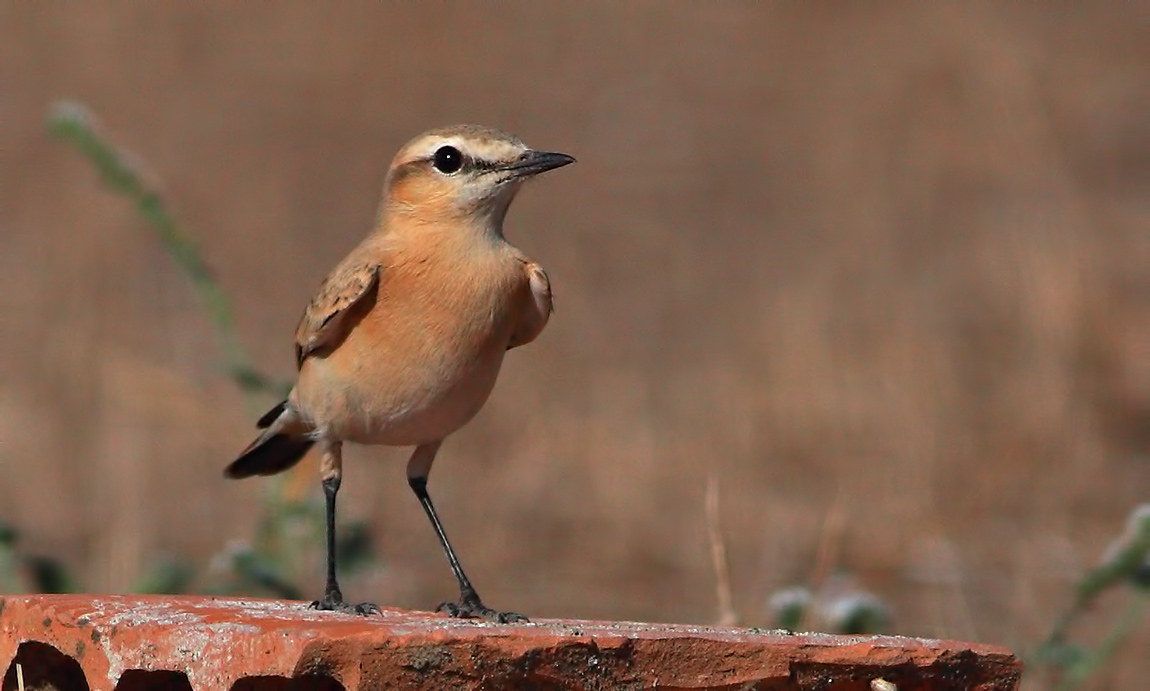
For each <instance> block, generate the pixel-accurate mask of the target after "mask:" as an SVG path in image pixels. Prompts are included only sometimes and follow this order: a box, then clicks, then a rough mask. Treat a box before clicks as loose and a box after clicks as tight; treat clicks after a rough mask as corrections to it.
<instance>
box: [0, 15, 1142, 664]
mask: <svg viewBox="0 0 1150 691" xmlns="http://www.w3.org/2000/svg"><path fill="white" fill-rule="evenodd" d="M1144 9H1145V8H1144V7H1142V8H1141V9H1139V7H1138V4H1137V3H1121V2H1115V3H1095V4H1079V5H1077V6H1076V7H1073V6H1062V7H1060V8H1059V9H1058V10H1050V11H1046V12H1043V11H1039V10H1037V9H1023V8H1020V7H1015V6H1013V5H1009V4H1006V5H994V4H989V3H987V4H977V3H952V4H940V3H885V4H880V5H874V4H868V5H866V6H865V7H864V6H863V5H852V6H843V7H841V8H838V9H837V11H832V8H831V7H830V6H829V5H825V4H819V5H805V4H781V3H780V4H765V3H726V4H711V3H698V4H687V3H638V2H637V3H629V4H616V3H600V4H586V3H579V4H566V5H555V4H549V3H535V2H522V3H492V4H479V3H469V4H462V3H460V4H448V5H441V4H439V3H434V4H430V3H428V4H414V3H403V4H376V3H359V4H354V5H353V4H350V3H343V4H335V5H326V4H323V5H321V4H320V3H307V2H297V3H277V4H275V5H264V4H262V3H261V4H255V3H252V4H230V3H229V4H224V3H219V4H212V3H208V4H200V3H196V4H192V3H176V2H163V3H146V4H145V3H103V4H95V3H88V4H82V3H71V4H64V3H51V4H48V3H4V4H3V5H0V277H2V279H0V280H2V281H3V283H0V313H2V314H3V329H2V332H0V377H2V379H0V516H2V517H4V518H6V519H7V520H9V521H12V522H14V523H15V524H16V525H17V526H18V527H19V528H20V529H21V530H22V531H23V533H24V536H25V544H26V545H27V546H29V548H30V549H33V550H35V551H39V552H42V553H49V554H55V555H58V556H62V557H65V558H66V559H67V560H68V561H69V563H70V564H72V565H73V566H74V567H75V568H76V569H78V570H79V572H80V573H81V574H83V577H84V579H85V584H86V585H87V587H89V588H91V589H95V590H117V589H123V588H126V587H127V585H128V583H130V581H131V578H132V577H133V576H134V575H135V574H136V573H138V572H139V571H140V570H141V568H142V567H143V565H145V564H147V563H149V562H150V561H152V560H154V559H155V558H156V556H157V555H160V554H175V555H186V556H191V557H194V558H196V559H198V560H201V561H206V560H207V559H208V558H209V557H210V555H212V554H214V553H216V552H218V551H219V550H220V549H221V547H222V546H223V545H224V544H225V543H227V542H228V541H229V540H231V539H235V538H247V537H250V535H251V533H252V530H253V521H254V519H255V515H256V513H257V510H258V504H259V502H258V500H259V498H260V497H261V496H263V495H264V493H265V492H266V483H261V482H255V481H252V482H245V483H225V482H224V481H223V480H222V479H221V478H220V475H219V472H220V469H221V468H222V466H223V465H224V464H225V463H227V462H228V461H230V460H231V458H232V457H233V456H234V454H235V453H236V452H237V451H238V450H239V449H240V448H242V447H243V446H244V445H245V444H246V443H247V442H248V441H249V438H250V436H251V434H252V430H251V426H252V423H253V421H254V419H255V417H256V415H258V413H259V412H262V411H260V410H259V409H258V408H259V407H260V405H263V404H264V403H268V402H269V401H261V402H259V404H253V403H251V402H245V400H244V398H243V397H242V396H241V394H240V393H239V392H238V391H237V390H236V389H235V387H234V386H233V385H232V384H231V383H230V382H229V381H227V379H226V378H225V377H223V376H221V375H220V374H219V371H218V367H217V362H218V361H217V356H218V353H217V351H216V350H215V347H214V341H213V336H212V332H211V330H210V328H209V326H208V324H207V321H206V319H205V318H204V316H203V313H202V310H201V309H200V307H199V305H198V303H197V302H196V299H195V297H194V295H193V294H192V293H191V292H190V290H189V286H188V282H187V280H186V279H185V278H184V277H183V276H182V275H181V274H179V273H178V272H177V271H175V270H174V268H173V265H172V264H171V262H170V261H169V260H168V258H167V257H166V256H165V255H164V253H163V251H162V250H161V249H160V248H159V246H158V244H157V243H156V241H155V239H154V237H153V236H152V235H150V234H149V233H148V232H147V229H146V227H145V226H144V225H143V223H142V222H141V221H140V220H139V218H138V216H137V215H136V214H135V213H134V212H133V210H132V209H131V208H130V207H129V206H128V205H127V204H125V203H124V201H123V200H122V199H119V198H117V197H115V196H113V195H110V194H108V193H107V192H106V191H105V190H104V189H103V188H102V187H101V185H100V184H99V182H98V180H97V178H96V176H95V175H94V174H93V172H92V170H91V169H90V167H89V166H88V165H87V164H86V163H85V162H84V161H83V160H82V159H81V158H80V157H79V156H78V155H77V154H76V153H75V152H74V151H73V150H71V149H70V148H68V147H66V146H64V145H62V144H60V143H58V142H53V141H51V140H50V139H49V138H48V137H47V136H46V135H45V133H44V129H43V125H42V120H43V117H44V113H45V111H46V108H47V107H48V105H49V104H50V103H51V102H52V101H54V100H56V99H59V98H73V99H78V100H80V101H83V102H85V103H86V104H88V105H89V106H90V107H91V108H92V109H93V110H94V111H96V112H97V113H98V114H99V115H100V117H101V118H102V119H103V120H104V122H105V123H106V125H107V127H108V129H109V130H110V131H111V132H112V134H113V135H114V136H115V137H116V138H117V139H118V140H119V141H121V142H123V143H125V144H126V145H127V146H128V147H130V148H131V149H133V150H134V151H136V152H137V153H138V154H139V155H140V156H141V157H142V158H143V159H145V160H146V161H147V162H148V165H149V166H150V167H151V168H152V169H153V171H154V173H155V174H156V175H157V176H158V177H159V178H160V179H162V181H163V185H164V188H165V191H166V192H167V193H168V196H169V198H170V199H171V200H172V203H173V204H174V206H175V207H176V209H177V213H178V214H179V216H180V218H181V219H182V220H183V221H184V222H185V223H186V225H187V227H188V229H189V230H190V231H191V232H193V233H194V234H195V236H196V237H197V238H198V240H199V242H200V245H201V246H202V247H203V249H204V251H205V253H206V255H207V256H208V258H209V261H210V262H211V264H212V266H213V267H214V269H215V270H216V272H217V275H218V276H219V278H220V279H221V280H222V282H223V283H224V285H225V287H226V288H227V289H228V291H230V293H231V294H232V295H233V296H234V298H235V300H236V302H237V307H238V320H239V324H240V329H241V334H242V338H243V341H244V343H245V345H247V346H248V347H249V348H250V349H251V350H252V352H253V354H254V355H255V356H256V357H257V359H258V361H259V362H260V363H261V364H263V365H264V366H265V367H266V368H267V369H268V370H270V371H272V372H273V373H275V374H277V375H280V376H284V377H288V376H291V374H292V372H293V362H292V352H291V333H292V329H293V328H294V326H295V322H296V320H297V318H298V316H299V314H300V311H301V310H302V308H303V306H304V304H305V303H306V301H307V300H308V298H309V297H310V295H311V293H312V291H313V290H314V289H315V287H316V285H317V282H318V281H319V280H320V278H322V276H323V275H324V274H325V273H326V271H327V270H328V269H329V268H330V267H331V266H332V265H333V264H334V263H335V262H336V261H337V260H338V259H339V258H340V257H341V256H342V255H343V254H344V253H345V252H346V251H347V250H348V249H349V248H350V247H352V246H353V245H354V244H355V243H356V242H357V240H358V238H359V237H360V236H361V235H362V233H364V232H365V230H366V229H367V227H368V226H369V225H370V223H371V220H372V217H373V214H374V205H375V203H376V201H377V198H378V190H379V186H380V183H381V181H382V177H383V174H384V172H385V170H386V166H387V163H388V161H389V160H390V158H391V156H392V154H393V153H394V151H395V149H396V148H397V147H398V146H399V145H400V144H401V143H403V142H404V141H406V140H407V139H408V138H410V137H411V136H413V135H414V134H416V133H418V132H419V131H421V130H423V129H426V128H428V127H431V126H436V125H442V124H449V123H453V122H463V121H474V122H480V123H483V124H489V125H493V126H497V127H500V128H503V129H507V130H509V131H512V132H515V133H516V134H519V135H520V136H522V137H523V138H524V139H525V140H526V141H527V142H528V143H529V144H532V145H534V146H536V147H539V148H548V149H556V150H560V151H567V152H570V153H572V154H574V155H576V156H577V157H578V158H579V161H580V162H579V165H577V166H574V167H572V168H568V169H564V170H562V171H559V172H557V173H555V174H553V175H550V176H548V177H547V179H545V180H542V181H540V182H539V183H538V184H536V185H534V186H533V187H532V188H531V189H528V190H527V191H526V192H525V193H524V194H523V195H521V198H520V200H519V201H518V202H517V203H516V206H515V208H514V209H513V210H512V212H511V216H510V218H509V221H508V235H509V237H510V238H511V239H512V240H513V241H514V242H516V243H517V244H519V245H520V246H521V247H523V248H524V249H525V250H526V251H527V252H528V253H529V254H531V255H532V256H533V257H535V258H536V259H538V260H539V261H540V262H541V263H543V265H544V266H546V267H547V269H548V271H549V272H550V274H551V277H552V281H553V284H554V286H555V291H556V293H557V305H558V312H557V314H556V317H555V319H554V320H553V321H552V324H551V326H549V327H548V329H547V331H546V332H545V334H544V336H543V337H542V338H541V339H540V340H539V341H538V342H536V343H535V344H533V345H532V346H530V347H528V348H525V349H523V350H521V351H516V352H514V353H512V354H511V356H510V357H509V359H508V363H507V366H506V367H505V370H504V373H503V376H502V379H501V382H500V384H499V386H498V388H497V390H496V392H495V394H494V396H493V398H492V400H491V401H490V402H489V403H488V405H487V407H486V409H485V410H484V412H483V413H482V414H481V415H480V416H479V418H477V420H476V421H475V422H474V423H473V424H471V425H470V426H469V427H467V428H465V429H464V430H463V431H461V432H460V433H458V434H456V435H455V436H453V437H452V438H451V439H450V440H449V441H448V442H447V444H446V445H445V447H444V449H443V451H442V453H441V454H440V459H439V461H438V462H437V465H436V470H435V473H434V474H433V475H432V483H431V486H432V491H433V493H434V494H435V496H436V498H437V501H438V502H439V504H440V506H441V510H442V512H443V514H444V520H445V521H446V522H447V525H448V529H449V531H450V532H451V533H452V534H453V536H454V539H455V540H456V541H457V543H458V544H457V547H458V548H459V549H460V551H461V552H462V555H463V557H464V560H465V562H466V563H467V564H468V565H469V567H470V569H471V570H472V577H473V578H474V580H476V581H477V584H478V585H479V586H480V589H481V591H483V592H484V594H485V597H486V598H487V599H488V600H490V601H491V602H493V603H496V604H497V605H499V606H503V607H510V608H513V609H517V610H520V611H524V612H526V613H528V614H534V615H538V616H573V617H622V618H647V619H655V620H689V621H703V622H705V621H711V620H713V619H714V618H715V617H716V613H715V604H714V598H715V595H714V585H713V582H714V578H713V575H712V571H711V566H710V560H709V552H708V546H707V542H706V530H705V521H704V511H703V493H704V487H705V485H706V481H707V478H708V477H709V476H712V475H713V476H715V477H717V478H718V479H719V481H720V484H721V487H722V502H721V510H722V516H723V518H722V527H723V531H724V534H725V537H726V539H727V548H728V552H729V557H730V560H731V568H732V579H733V586H734V591H735V599H736V605H737V607H738V609H739V611H740V613H741V614H742V615H743V617H744V620H745V621H747V622H749V623H763V622H765V621H766V620H767V615H766V614H765V611H764V608H763V600H764V598H765V597H766V596H767V595H768V594H769V593H770V592H772V591H773V590H775V589H777V588H779V587H781V586H783V585H787V584H791V583H796V582H803V581H805V580H806V579H807V578H808V576H809V575H810V572H811V569H812V568H813V563H814V560H815V554H816V551H817V549H818V547H819V545H820V544H822V545H823V547H824V551H825V550H830V551H829V554H831V555H832V559H833V561H832V563H836V564H839V565H841V566H842V567H844V568H847V569H849V570H851V571H852V572H855V573H856V574H858V575H860V577H861V578H862V579H863V581H864V583H865V584H866V585H867V586H868V587H871V588H873V589H874V590H876V591H877V592H879V593H880V594H881V595H882V596H884V597H886V598H887V599H889V600H890V601H891V602H892V603H893V605H894V608H895V615H896V625H895V627H894V628H895V629H897V630H899V631H903V632H907V633H926V634H940V635H947V636H956V637H977V638H983V639H988V640H993V641H998V642H1004V643H1007V644H1010V645H1016V646H1020V645H1022V644H1023V643H1025V642H1028V641H1033V640H1034V639H1035V638H1036V637H1037V635H1038V634H1039V632H1040V631H1043V630H1045V627H1046V626H1047V625H1048V624H1049V621H1050V619H1051V617H1052V616H1053V613H1054V611H1055V609H1056V607H1058V606H1060V605H1061V603H1063V602H1065V600H1066V598H1068V596H1069V591H1068V588H1069V587H1070V584H1071V583H1072V582H1073V580H1074V579H1075V578H1076V577H1077V575H1079V574H1080V573H1081V571H1082V569H1084V568H1086V567H1087V566H1089V565H1090V564H1092V563H1093V562H1094V561H1095V560H1096V559H1097V555H1098V554H1099V553H1100V551H1101V550H1102V548H1103V546H1104V545H1105V543H1106V541H1107V540H1108V539H1109V537H1110V536H1111V535H1113V534H1114V533H1115V532H1116V531H1117V530H1118V528H1119V526H1120V525H1121V523H1122V521H1123V520H1124V517H1125V515H1126V513H1127V512H1128V511H1129V509H1130V508H1131V507H1133V506H1134V505H1135V504H1136V503H1138V502H1139V501H1145V500H1146V498H1147V496H1148V494H1150V473H1148V472H1147V460H1146V459H1147V432H1146V429H1147V424H1148V423H1147V419H1148V416H1150V371H1148V370H1150V367H1148V365H1147V360H1148V358H1147V353H1148V352H1150V298H1148V295H1150V291H1148V290H1147V288H1148V282H1150V274H1148V272H1147V267H1148V266H1150V236H1148V235H1147V232H1146V228H1147V221H1148V220H1150V214H1148V207H1147V205H1146V193H1147V189H1150V127H1148V123H1150V119H1148V118H1147V116H1146V114H1147V113H1148V112H1150V89H1148V88H1147V86H1148V85H1147V74H1148V72H1147V65H1148V64H1150V43H1147V42H1146V41H1145V33H1144V27H1143V25H1142V20H1143V19H1144V12H1143V11H1142V10H1144ZM405 453H406V451H402V450H395V449H378V448H370V449H369V448H356V449H352V450H350V451H348V453H347V456H348V463H347V476H348V478H349V482H348V483H345V488H346V489H345V491H344V495H343V497H344V498H343V503H342V506H341V511H342V513H343V516H344V517H345V518H347V519H348V520H352V519H355V518H367V519H370V521H371V523H372V525H373V526H374V528H375V529H376V535H377V544H378V547H379V548H380V550H381V551H382V552H383V554H384V560H383V563H382V564H381V566H380V567H379V568H378V569H376V570H375V571H374V572H372V574H371V575H369V576H365V577H360V578H358V579H355V580H353V581H352V582H350V583H348V584H347V585H346V587H345V592H349V591H350V592H349V596H351V597H359V598H360V599H362V598H365V597H366V598H369V599H374V600H376V601H379V602H381V603H384V604H396V605H402V606H407V607H420V608H427V607H430V606H432V605H434V604H435V603H436V602H438V601H439V600H440V599H443V598H445V597H447V596H449V595H450V594H451V593H452V588H453V584H452V581H451V580H450V575H449V572H448V571H447V568H446V565H445V564H444V563H443V559H442V556H441V555H440V553H439V552H438V547H437V546H436V544H435V542H434V540H433V538H432V534H431V531H430V529H429V527H428V526H427V525H426V523H425V521H424V518H423V516H422V515H421V514H420V512H419V508H418V505H417V503H416V502H415V500H414V498H413V497H411V496H410V493H409V491H408V489H407V487H406V485H405V483H404V481H403V470H402V465H403V460H404V458H405ZM311 472H314V468H309V469H308V470H306V471H305V473H307V474H306V475H305V476H303V480H301V481H303V482H307V483H311V482H312V476H311V475H310V473H311ZM316 484H318V483H316ZM311 491H318V488H311ZM312 547H314V551H315V555H316V556H317V557H318V555H319V551H320V548H321V545H320V543H319V541H318V540H316V541H315V542H314V545H309V549H310V548H312ZM308 585H309V588H318V587H319V578H318V573H317V576H316V578H315V579H314V580H313V581H312V582H311V583H310V584H308ZM1145 629H1146V627H1145V626H1143V631H1142V640H1141V643H1140V645H1143V646H1145V642H1146V638H1147V635H1146V633H1147V632H1146V630H1145ZM1143 649H1144V647H1143ZM1131 664H1133V663H1131ZM1132 669H1133V668H1132ZM1145 671H1146V670H1145V668H1143V670H1142V672H1143V673H1144V672H1145Z"/></svg>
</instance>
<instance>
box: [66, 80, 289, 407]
mask: <svg viewBox="0 0 1150 691" xmlns="http://www.w3.org/2000/svg"><path fill="white" fill-rule="evenodd" d="M48 127H49V129H50V131H51V132H52V133H53V134H55V135H56V136H57V137H60V138H61V139H64V140H65V141H68V142H70V143H71V144H72V145H73V146H75V147H76V148H77V149H78V150H79V151H80V153H82V154H84V156H85V157H87V159H88V160H89V161H91V162H92V164H93V165H94V166H95V167H96V169H97V170H98V171H99V173H100V176H101V178H102V179H103V181H104V183H105V184H106V185H108V186H109V187H110V188H112V189H113V190H115V191H116V192H118V193H120V194H122V195H124V196H125V197H128V198H129V199H130V200H131V201H132V202H133V203H134V204H135V206H136V209H137V210H138V211H139V213H140V215H141V216H143V218H144V219H145V220H146V221H147V222H148V224H149V225H150V226H151V228H152V229H153V230H154V231H155V233H156V236H157V237H158V238H159V240H160V243H161V244H162V245H163V247H164V250H165V251H166V252H167V253H168V256H170V257H171V258H172V260H173V261H174V262H175V263H176V265H177V266H178V267H179V268H180V269H181V270H182V271H183V273H184V274H185V275H187V276H188V278H189V279H190V280H191V282H192V288H193V290H194V291H195V292H196V294H197V295H198V296H199V298H200V301H201V302H202V303H203V304H204V307H205V308H206V309H207V311H208V316H209V318H210V320H211V323H212V326H213V327H214V329H215V332H216V339H217V342H218V343H219V347H220V351H221V352H222V354H223V363H224V367H225V370H226V371H227V374H228V375H229V376H230V377H231V378H232V380H234V381H235V382H236V383H237V384H238V385H239V386H240V387H241V388H242V389H243V390H244V391H246V392H248V393H264V392H267V393H272V394H275V395H276V396H285V395H286V393H287V391H289V390H290V388H291V387H290V385H288V384H285V383H283V382H279V381H276V380H274V379H272V378H270V377H268V376H266V375H264V374H263V373H262V372H259V371H258V370H257V369H256V368H255V367H253V366H252V364H251V360H250V358H249V357H248V355H247V353H246V352H245V351H244V349H243V346H242V345H241V344H240V341H239V336H238V335H237V332H236V327H235V314H234V311H233V309H232V303H231V300H229V299H228V296H227V294H226V293H225V292H224V290H223V288H222V287H221V286H220V283H219V281H217V280H216V278H215V276H214V275H213V274H212V272H211V269H209V268H208V264H207V262H206V261H205V260H204V257H203V254H202V253H201V252H200V250H199V248H198V247H197V246H196V244H195V243H194V242H192V240H191V239H190V238H189V237H188V235H187V234H186V233H185V232H184V231H183V229H182V228H181V227H180V225H179V224H178V223H177V222H176V220H175V218H174V217H173V216H172V214H171V212H170V211H169V209H168V205H167V203H166V202H165V201H164V199H163V197H162V196H161V195H160V192H159V190H158V189H157V188H156V186H155V185H153V184H150V183H149V182H148V181H147V176H145V175H143V174H142V173H141V171H140V170H139V165H138V164H137V163H136V162H135V160H134V157H133V156H131V155H130V154H129V153H127V152H125V151H123V150H121V149H119V148H117V147H116V146H115V144H114V143H112V142H111V141H110V140H109V139H108V138H107V137H106V136H105V135H104V134H103V133H102V132H101V131H100V128H99V126H98V125H97V123H96V120H95V118H94V117H92V116H91V114H90V113H89V112H88V111H87V109H86V108H84V107H83V106H82V105H79V104H74V103H62V104H57V105H56V106H54V107H53V108H52V110H51V112H50V114H49V116H48Z"/></svg>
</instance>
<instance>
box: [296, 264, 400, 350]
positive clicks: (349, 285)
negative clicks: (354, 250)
mask: <svg viewBox="0 0 1150 691" xmlns="http://www.w3.org/2000/svg"><path fill="white" fill-rule="evenodd" d="M349 259H351V260H352V261H345V262H344V263H343V264H340V265H339V266H337V267H336V268H335V271H333V272H332V273H331V275H329V276H328V277H327V280H325V281H324V282H323V285H322V286H320V289H319V292H317V293H316V295H315V297H314V298H312V301H311V304H309V305H308V306H307V309H306V310H304V313H303V318H302V319H300V322H299V326H298V327H296V331H295V344H296V364H297V366H302V365H303V361H304V360H305V359H307V357H308V356H309V355H311V354H312V353H314V352H316V351H318V350H325V349H331V348H334V347H335V346H337V345H339V344H340V343H341V342H343V339H344V338H345V337H346V336H347V334H348V332H349V331H350V330H351V327H352V326H354V325H355V324H354V320H351V319H349V318H348V317H349V316H350V315H351V314H354V313H355V312H356V310H355V309H354V308H355V307H356V306H357V305H359V304H360V303H361V302H363V300H364V299H365V298H367V297H368V296H374V295H375V292H376V289H377V288H378V286H379V278H380V274H381V273H382V272H383V267H381V266H380V265H379V263H378V262H369V261H361V260H360V261H357V260H355V259H353V258H352V257H349Z"/></svg>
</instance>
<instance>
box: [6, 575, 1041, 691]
mask: <svg viewBox="0 0 1150 691" xmlns="http://www.w3.org/2000/svg"><path fill="white" fill-rule="evenodd" d="M17 662H20V663H21V664H22V667H23V670H24V677H25V683H26V685H27V687H28V688H37V687H39V686H43V685H44V684H45V683H50V684H51V685H52V686H54V687H55V688H56V689H58V691H73V690H75V689H85V688H90V689H92V690H93V691H103V690H109V691H110V690H111V689H119V691H140V690H142V689H164V690H167V689H188V688H191V689H195V690H196V691H208V690H211V689H235V690H237V691H241V690H246V691H257V690H267V689H277V690H279V689H284V690H286V689H341V688H343V689H384V688H428V689H588V690H590V689H640V688H664V689H719V688H722V689H743V688H746V689H828V690H831V689H834V690H838V689H844V690H845V689H851V690H855V689H857V690H859V691H865V690H867V689H870V688H871V685H870V684H871V681H872V680H874V679H878V678H882V679H885V680H887V681H889V682H893V683H895V684H896V685H897V688H898V689H899V691H911V690H916V689H955V690H957V689H964V690H965V689H976V690H981V691H992V690H993V691H1000V690H1001V691H1006V690H1008V689H1014V688H1015V687H1016V686H1017V684H1018V679H1019V676H1020V674H1021V666H1020V664H1019V662H1018V661H1017V660H1016V659H1015V658H1014V656H1013V655H1011V653H1010V652H1009V651H1007V650H1005V649H1003V648H998V647H994V646H989V645H981V644H971V643H959V642H954V641H941V640H927V639H919V638H901V637H895V636H829V635H823V634H788V633H785V632H770V631H768V632H764V631H759V630H748V629H731V628H714V627H707V626H685V625H668V624H638V623H628V622H602V621H575V620H556V619H545V620H539V621H537V622H535V623H532V624H526V625H512V626H498V625H494V624H488V623H483V622H475V621H460V620H452V619H448V618H446V617H444V616H442V615H439V614H432V613H427V612H408V611H404V610H397V609H385V610H384V611H383V615H382V616H378V617H371V618H363V617H356V616H351V615H344V614H334V613H330V612H315V611H311V610H308V609H306V608H305V605H304V603H300V602H284V601H276V600H254V599H253V600H246V599H236V598H212V597H171V596H115V595H27V596H8V597H4V598H0V669H4V670H6V674H5V677H4V685H3V691H9V690H10V689H15V683H16V682H15V664H16V663H17ZM85 680H86V685H85Z"/></svg>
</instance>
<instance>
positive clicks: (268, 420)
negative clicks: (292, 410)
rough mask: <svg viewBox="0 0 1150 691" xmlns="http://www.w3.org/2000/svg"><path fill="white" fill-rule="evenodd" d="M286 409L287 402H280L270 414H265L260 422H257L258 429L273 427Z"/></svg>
mask: <svg viewBox="0 0 1150 691" xmlns="http://www.w3.org/2000/svg"><path fill="white" fill-rule="evenodd" d="M286 409H287V401H280V402H279V403H278V404H277V405H276V407H274V408H272V409H271V410H269V411H268V412H266V413H264V414H263V416H262V417H260V419H259V421H258V422H256V427H258V428H260V429H267V428H268V427H271V425H272V423H273V422H275V421H276V419H277V418H278V417H279V416H280V415H283V412H284V410H286Z"/></svg>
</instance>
